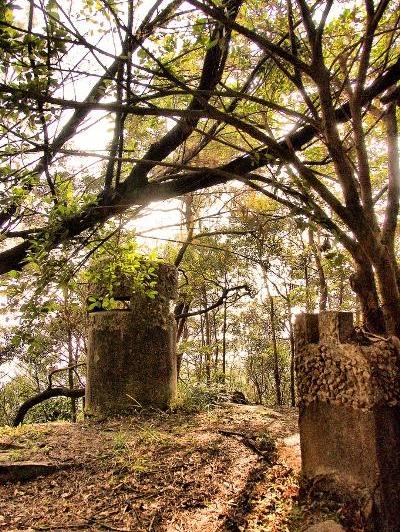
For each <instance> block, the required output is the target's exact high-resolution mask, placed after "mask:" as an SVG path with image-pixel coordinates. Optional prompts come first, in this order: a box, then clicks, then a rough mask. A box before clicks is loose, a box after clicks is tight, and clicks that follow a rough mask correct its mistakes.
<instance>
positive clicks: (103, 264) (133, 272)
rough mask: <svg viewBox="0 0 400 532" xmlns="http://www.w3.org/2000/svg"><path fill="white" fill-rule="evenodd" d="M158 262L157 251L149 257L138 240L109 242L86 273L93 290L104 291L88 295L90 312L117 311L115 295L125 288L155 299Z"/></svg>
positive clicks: (96, 254)
mask: <svg viewBox="0 0 400 532" xmlns="http://www.w3.org/2000/svg"><path fill="white" fill-rule="evenodd" d="M157 262H158V261H157V254H156V252H152V253H151V254H150V255H149V256H145V255H144V254H143V253H141V252H140V251H139V249H138V246H137V244H136V242H135V241H134V240H129V241H127V242H123V243H120V244H118V243H117V242H115V240H113V239H111V240H108V241H107V242H105V243H104V245H102V246H101V247H100V248H99V249H98V250H97V251H96V252H95V253H94V254H93V256H92V261H91V263H90V264H89V266H88V268H87V269H86V270H85V271H84V273H83V279H84V280H85V281H86V282H87V283H89V287H90V288H91V287H94V289H95V290H96V289H97V290H99V291H100V292H101V295H97V294H90V293H89V294H88V303H89V304H88V310H89V311H91V310H96V309H107V310H111V309H113V308H117V306H116V299H115V297H114V294H115V292H118V289H119V288H121V287H123V288H124V289H125V290H126V289H127V290H128V291H130V292H132V293H135V292H140V293H143V294H144V295H145V296H146V297H148V298H150V299H154V298H155V296H156V295H157V289H156V287H157ZM126 283H128V286H125V285H126Z"/></svg>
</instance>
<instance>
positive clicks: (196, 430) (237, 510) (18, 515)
mask: <svg viewBox="0 0 400 532" xmlns="http://www.w3.org/2000/svg"><path fill="white" fill-rule="evenodd" d="M296 434H297V413H296V411H295V410H294V409H289V408H287V409H282V410H280V411H275V410H270V409H267V408H263V407H259V406H241V405H233V404H227V405H224V406H221V407H218V408H215V409H213V410H210V411H209V412H207V413H201V414H196V415H193V414H191V415H189V414H163V413H160V412H157V413H153V414H152V415H150V414H142V415H138V416H134V417H130V418H125V419H122V420H113V421H109V422H106V423H78V424H75V425H71V424H68V423H50V424H42V425H26V426H23V427H20V428H18V429H0V462H1V461H3V462H4V461H7V460H16V461H18V460H32V461H50V462H52V463H53V462H55V463H57V464H60V465H65V466H68V468H67V469H65V470H60V471H58V472H56V473H53V474H51V475H49V476H47V477H42V478H37V479H35V480H31V481H27V482H24V483H13V484H11V483H9V484H5V485H2V486H0V529H1V530H7V531H9V532H12V531H22V530H24V531H26V530H119V531H135V532H141V531H152V530H153V531H165V532H174V531H182V532H183V531H184V532H200V531H204V532H214V531H215V532H217V531H221V532H222V531H240V530H248V531H256V530H257V531H286V530H300V528H296V527H297V525H296V524H295V523H296V516H295V515H294V511H293V501H294V499H295V497H296V495H297V492H298V487H297V472H298V468H299V465H300V461H299V449H298V437H297V435H296ZM271 440H273V441H275V442H276V443H277V445H278V456H277V457H276V458H275V459H274V460H273V461H272V458H273V456H272V455H273V450H272V446H271ZM1 444H2V445H1Z"/></svg>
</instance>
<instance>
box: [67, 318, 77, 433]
mask: <svg viewBox="0 0 400 532" xmlns="http://www.w3.org/2000/svg"><path fill="white" fill-rule="evenodd" d="M74 364H75V360H74V353H73V346H72V332H71V329H70V328H69V329H68V387H69V389H70V390H73V389H74V368H73V365H74ZM70 401H71V421H72V423H75V422H76V399H75V398H74V397H72V396H71V398H70Z"/></svg>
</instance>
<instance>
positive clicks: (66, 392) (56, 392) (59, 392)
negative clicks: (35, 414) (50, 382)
mask: <svg viewBox="0 0 400 532" xmlns="http://www.w3.org/2000/svg"><path fill="white" fill-rule="evenodd" d="M84 395H85V388H79V389H77V390H70V389H69V388H62V387H58V388H47V389H46V390H44V391H43V392H40V393H38V394H36V395H35V396H33V397H31V398H30V399H28V400H27V401H25V402H24V403H23V404H22V405H21V406H20V407H19V409H18V412H17V414H16V416H15V418H14V421H13V426H14V427H17V426H18V425H19V424H20V423H22V422H23V420H24V418H25V416H26V414H27V413H28V412H29V410H30V409H31V408H33V407H34V406H36V405H39V404H40V403H42V402H43V401H46V400H47V399H51V398H52V397H71V398H74V399H78V398H79V397H83V396H84Z"/></svg>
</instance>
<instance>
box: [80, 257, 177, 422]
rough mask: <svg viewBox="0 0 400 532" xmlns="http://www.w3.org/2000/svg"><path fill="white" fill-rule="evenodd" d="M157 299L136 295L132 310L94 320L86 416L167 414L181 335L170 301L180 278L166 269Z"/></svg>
mask: <svg viewBox="0 0 400 532" xmlns="http://www.w3.org/2000/svg"><path fill="white" fill-rule="evenodd" d="M157 275H158V279H157V286H156V290H157V295H156V297H155V298H154V299H150V298H149V297H147V296H146V295H144V294H141V293H136V294H129V295H130V298H131V299H130V309H128V310H109V311H101V312H93V313H91V314H90V315H89V341H88V363H87V384H86V413H87V414H88V415H92V416H97V417H105V416H112V415H118V414H125V413H129V412H131V411H133V410H134V409H136V408H138V407H139V406H143V407H149V406H152V407H156V408H167V407H168V406H169V405H170V403H171V401H172V400H173V399H174V398H175V394H176V380H177V376H176V349H175V348H176V330H175V319H174V316H173V314H172V313H171V312H170V300H171V299H174V298H175V297H176V285H177V272H176V269H175V268H174V267H173V266H170V265H167V264H160V265H159V266H158V271H157Z"/></svg>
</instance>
